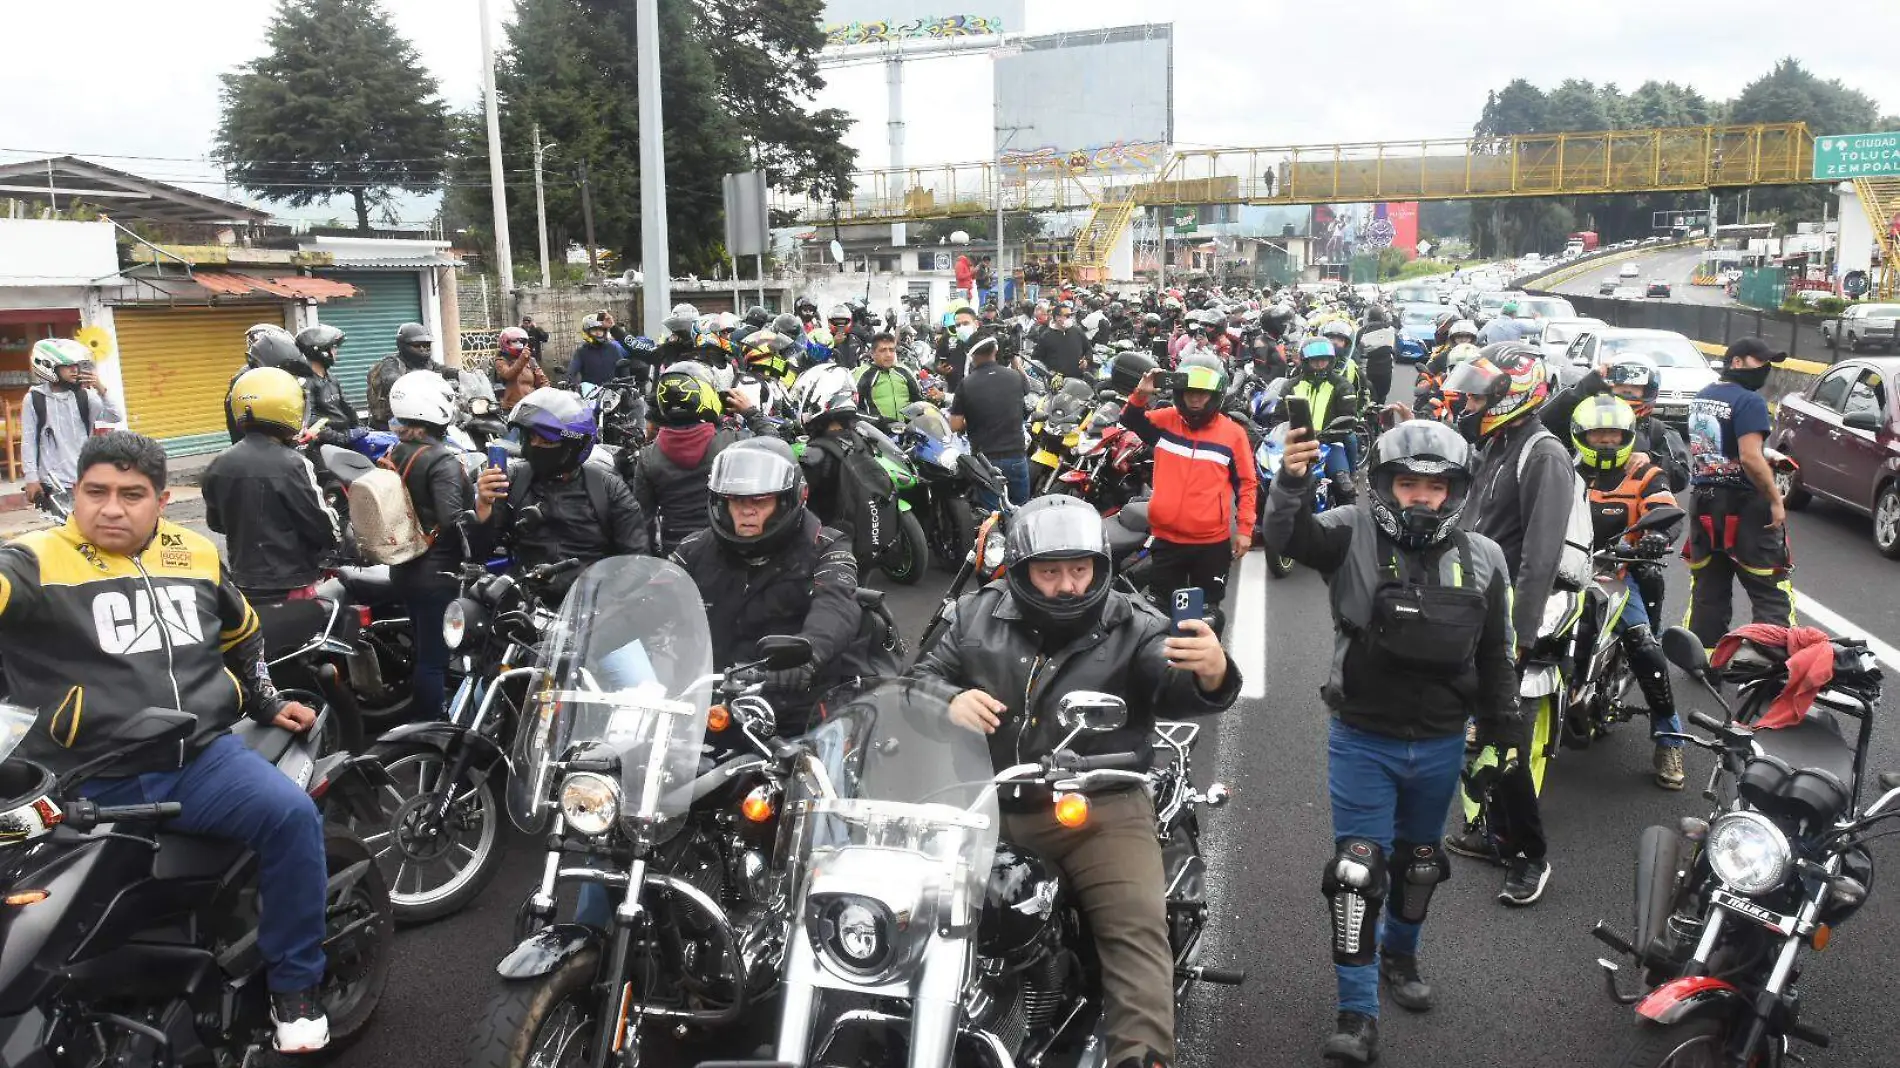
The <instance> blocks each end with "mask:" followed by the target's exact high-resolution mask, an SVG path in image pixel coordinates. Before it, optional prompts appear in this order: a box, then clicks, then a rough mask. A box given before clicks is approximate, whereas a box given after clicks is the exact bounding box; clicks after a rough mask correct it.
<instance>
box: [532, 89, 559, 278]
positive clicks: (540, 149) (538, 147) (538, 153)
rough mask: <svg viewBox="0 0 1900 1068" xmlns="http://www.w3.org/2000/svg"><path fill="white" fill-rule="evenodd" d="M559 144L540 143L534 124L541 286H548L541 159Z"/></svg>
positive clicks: (535, 189) (545, 202) (544, 202)
mask: <svg viewBox="0 0 1900 1068" xmlns="http://www.w3.org/2000/svg"><path fill="white" fill-rule="evenodd" d="M558 144H560V142H559V141H549V142H548V143H547V144H545V145H544V144H542V143H541V124H540V123H538V122H537V123H535V124H534V218H535V223H536V224H537V225H538V226H539V227H540V230H541V288H542V289H546V288H547V287H548V199H547V196H546V195H545V194H543V193H542V191H541V161H542V159H544V158H545V157H546V156H547V152H548V149H550V148H553V147H554V146H555V145H558Z"/></svg>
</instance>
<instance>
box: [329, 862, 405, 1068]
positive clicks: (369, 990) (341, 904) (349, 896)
mask: <svg viewBox="0 0 1900 1068" xmlns="http://www.w3.org/2000/svg"><path fill="white" fill-rule="evenodd" d="M323 848H324V856H325V860H326V863H327V867H328V868H329V871H330V874H331V875H332V876H334V875H335V874H336V873H337V872H340V871H343V870H344V869H346V868H349V867H350V866H351V865H354V864H360V863H362V862H363V861H365V860H370V859H371V857H370V853H369V850H368V848H367V847H365V846H364V844H363V842H362V840H361V839H359V838H357V837H356V836H355V835H353V834H350V833H349V832H347V831H345V830H343V829H341V828H338V827H325V828H324V831H323ZM326 904H327V905H328V908H327V910H326V911H328V913H329V914H330V915H329V919H328V925H329V927H330V928H331V929H332V930H333V931H334V930H337V929H340V928H342V927H348V926H350V925H351V924H353V923H355V922H357V921H358V920H360V919H362V918H363V917H362V915H361V914H362V913H364V912H368V913H370V914H371V915H373V916H375V917H376V919H375V920H374V921H373V924H372V925H371V926H368V927H365V928H364V929H362V930H361V931H359V932H358V934H357V936H356V938H355V939H354V941H353V942H352V945H353V946H354V948H355V949H356V950H357V952H356V953H354V954H352V955H350V956H348V957H340V958H338V959H336V960H333V961H332V962H331V964H330V968H329V970H328V974H327V975H326V976H325V977H324V983H323V986H322V988H321V989H320V990H319V991H318V994H319V997H320V999H321V1001H322V1003H323V1010H324V1013H325V1014H326V1015H327V1016H329V1018H330V1044H329V1046H328V1047H326V1050H325V1052H326V1053H331V1052H338V1051H341V1050H343V1049H344V1048H345V1047H347V1046H348V1045H349V1044H350V1043H352V1042H354V1041H356V1040H357V1039H358V1038H360V1037H361V1036H362V1034H363V1032H364V1031H366V1030H368V1028H369V1021H370V1017H372V1016H374V1015H375V1013H376V1006H377V1005H378V1004H379V1003H381V1001H382V1000H383V988H384V987H385V986H386V985H387V984H388V982H389V965H390V961H391V960H392V958H393V957H394V956H395V950H396V925H395V922H394V917H393V912H394V910H393V908H392V907H391V905H390V901H389V885H388V884H387V883H386V882H384V881H383V873H382V871H381V870H380V869H378V868H377V867H376V866H375V865H374V864H371V865H370V866H369V869H368V870H367V871H365V872H364V873H363V878H362V879H360V880H358V881H357V883H356V884H355V885H354V886H352V887H350V888H349V889H348V890H347V891H345V892H344V893H342V894H341V895H339V896H338V897H337V898H336V899H335V900H332V901H329V902H327V903H326Z"/></svg>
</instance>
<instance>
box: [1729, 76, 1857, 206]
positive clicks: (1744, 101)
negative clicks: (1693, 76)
mask: <svg viewBox="0 0 1900 1068" xmlns="http://www.w3.org/2000/svg"><path fill="white" fill-rule="evenodd" d="M1879 116H1880V109H1879V107H1878V106H1877V105H1876V104H1875V103H1874V101H1873V99H1872V98H1871V97H1869V96H1868V95H1867V94H1865V93H1862V92H1859V91H1858V90H1854V89H1849V88H1848V87H1846V86H1844V85H1842V84H1841V83H1840V81H1839V80H1838V79H1828V80H1825V81H1824V80H1822V79H1821V78H1819V77H1817V76H1816V75H1814V74H1813V73H1811V72H1810V71H1809V70H1808V69H1807V68H1806V67H1803V66H1802V65H1801V64H1800V63H1799V62H1798V61H1796V60H1793V59H1783V60H1782V61H1780V62H1779V63H1776V64H1775V66H1774V69H1773V70H1771V71H1769V72H1768V73H1767V74H1764V75H1762V76H1761V77H1759V78H1757V79H1755V80H1754V81H1752V82H1749V83H1748V84H1747V85H1745V86H1743V87H1742V91H1741V93H1740V94H1739V95H1737V96H1736V98H1735V100H1734V101H1733V102H1732V103H1731V104H1730V105H1729V118H1730V121H1732V122H1805V123H1807V124H1808V129H1809V130H1811V131H1813V132H1814V133H1815V134H1816V135H1820V134H1836V133H1861V132H1865V131H1872V130H1877V129H1879V128H1880V127H1878V126H1877V125H1876V123H1878V122H1879ZM1829 195H1830V194H1829V192H1828V189H1827V187H1826V186H1825V185H1805V186H1786V187H1783V188H1779V189H1761V190H1756V192H1755V194H1754V196H1753V197H1752V198H1751V200H1752V204H1751V206H1752V207H1753V209H1754V210H1755V211H1757V212H1767V213H1769V214H1770V215H1772V216H1774V217H1776V218H1778V219H1780V220H1782V221H1784V222H1792V221H1794V220H1796V219H1810V218H1816V217H1819V215H1820V214H1821V204H1822V202H1823V201H1824V200H1826V199H1827V197H1828V196H1829Z"/></svg>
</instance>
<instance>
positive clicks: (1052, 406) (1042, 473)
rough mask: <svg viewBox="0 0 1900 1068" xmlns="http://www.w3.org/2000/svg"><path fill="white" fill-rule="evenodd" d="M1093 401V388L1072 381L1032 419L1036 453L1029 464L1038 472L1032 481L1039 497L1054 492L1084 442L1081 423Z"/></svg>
mask: <svg viewBox="0 0 1900 1068" xmlns="http://www.w3.org/2000/svg"><path fill="white" fill-rule="evenodd" d="M1094 399H1095V389H1094V387H1092V386H1090V385H1089V384H1088V383H1087V382H1084V381H1082V380H1081V379H1079V378H1072V379H1069V380H1068V381H1066V382H1064V383H1063V384H1062V388H1060V389H1058V390H1056V391H1055V392H1053V393H1050V394H1048V395H1047V396H1046V397H1045V398H1044V399H1043V402H1042V404H1041V406H1040V407H1039V408H1038V409H1037V410H1036V412H1035V413H1034V414H1032V415H1031V416H1030V420H1029V440H1030V443H1031V445H1032V446H1033V447H1034V449H1035V451H1034V452H1032V453H1030V455H1029V464H1030V466H1031V467H1032V468H1035V469H1036V470H1034V471H1032V472H1031V474H1030V479H1031V483H1032V486H1033V488H1034V490H1035V493H1036V495H1037V496H1041V495H1042V494H1045V493H1048V492H1049V491H1050V490H1052V489H1054V488H1055V485H1056V478H1057V477H1058V476H1059V475H1061V473H1062V470H1063V465H1064V463H1065V462H1067V460H1068V458H1069V457H1070V456H1071V455H1072V454H1073V453H1074V451H1075V448H1076V446H1077V445H1078V444H1080V442H1081V440H1082V421H1083V420H1084V419H1086V418H1088V416H1089V407H1088V406H1089V404H1090V402H1092V401H1093V400H1094Z"/></svg>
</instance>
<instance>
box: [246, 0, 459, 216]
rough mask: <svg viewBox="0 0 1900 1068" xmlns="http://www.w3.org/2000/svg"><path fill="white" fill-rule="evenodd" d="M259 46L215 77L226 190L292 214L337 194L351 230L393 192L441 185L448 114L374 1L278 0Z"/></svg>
mask: <svg viewBox="0 0 1900 1068" xmlns="http://www.w3.org/2000/svg"><path fill="white" fill-rule="evenodd" d="M265 42H266V45H267V46H268V48H269V51H268V52H267V53H266V54H265V55H263V56H261V57H259V58H258V59H255V60H253V61H251V62H250V63H247V64H245V65H243V66H241V67H239V68H237V69H236V70H234V71H232V72H230V73H228V74H225V75H223V76H222V81H223V83H224V87H223V89H222V90H221V92H220V94H219V96H220V99H221V102H222V104H223V117H222V119H221V120H220V122H219V125H218V135H217V149H216V154H217V156H218V158H219V159H220V160H221V161H222V162H223V163H224V164H225V168H226V172H227V173H228V174H229V176H230V180H231V181H232V182H233V183H234V184H236V185H239V186H241V187H243V188H245V189H247V190H250V191H251V192H253V193H255V194H257V195H258V196H260V197H263V198H264V199H266V200H275V201H282V202H284V203H288V204H289V205H291V206H292V207H305V206H307V205H310V204H315V203H318V202H320V201H323V200H328V199H329V198H331V197H336V196H348V197H350V198H351V200H352V201H353V202H354V204H355V208H356V228H357V229H358V230H359V231H368V230H369V228H370V209H371V208H372V207H387V206H388V204H389V202H390V201H391V199H392V198H393V197H394V196H395V195H396V194H397V193H398V192H408V193H429V192H433V191H435V190H436V189H437V188H439V187H440V185H441V182H442V174H443V168H444V163H445V160H444V155H445V153H446V152H447V150H448V143H449V142H448V136H449V135H448V122H447V112H446V110H445V108H444V106H443V103H442V100H441V97H440V96H439V95H438V90H437V84H436V80H435V78H433V77H432V76H430V74H429V72H428V70H427V69H426V68H424V67H423V65H422V61H421V59H420V57H418V56H417V55H416V50H415V49H414V48H413V47H412V46H411V45H410V44H409V42H408V41H406V40H404V39H403V38H402V37H401V36H400V35H399V34H397V33H396V28H395V26H393V25H392V24H391V23H390V21H389V16H388V14H387V13H386V12H384V11H383V7H382V4H381V3H380V2H378V0H280V3H279V4H278V6H277V11H276V13H275V14H274V15H273V16H272V17H271V22H270V26H269V28H268V29H267V30H266V32H265Z"/></svg>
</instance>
